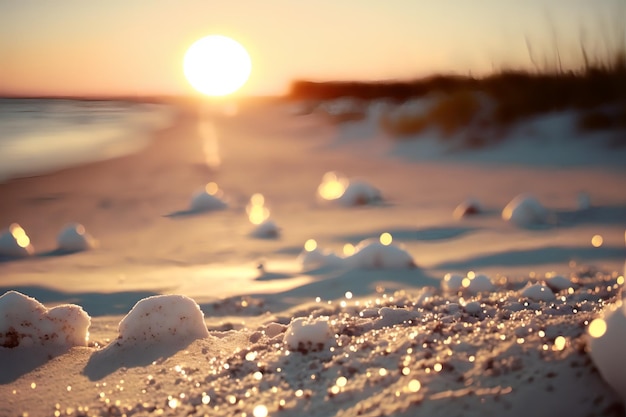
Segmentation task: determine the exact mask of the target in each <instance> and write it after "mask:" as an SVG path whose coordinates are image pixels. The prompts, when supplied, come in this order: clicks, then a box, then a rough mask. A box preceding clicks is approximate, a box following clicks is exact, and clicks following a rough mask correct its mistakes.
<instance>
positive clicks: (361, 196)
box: [317, 171, 382, 207]
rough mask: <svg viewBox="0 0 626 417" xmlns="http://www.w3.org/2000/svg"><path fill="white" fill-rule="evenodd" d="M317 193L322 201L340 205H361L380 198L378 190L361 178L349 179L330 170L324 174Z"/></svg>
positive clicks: (377, 200)
mask: <svg viewBox="0 0 626 417" xmlns="http://www.w3.org/2000/svg"><path fill="white" fill-rule="evenodd" d="M317 193H318V195H319V196H320V197H321V198H322V200H324V201H330V202H334V203H338V204H340V205H342V206H348V207H349V206H362V205H366V204H371V203H375V202H379V201H381V200H382V195H381V193H380V191H379V190H378V189H377V188H375V187H373V186H372V185H370V184H369V183H367V182H365V181H363V180H349V179H348V178H346V177H345V176H343V175H342V174H339V173H337V172H334V171H331V172H327V173H326V174H324V177H323V178H322V182H321V184H320V185H319V186H318V187H317Z"/></svg>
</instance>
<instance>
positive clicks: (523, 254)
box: [433, 246, 626, 271]
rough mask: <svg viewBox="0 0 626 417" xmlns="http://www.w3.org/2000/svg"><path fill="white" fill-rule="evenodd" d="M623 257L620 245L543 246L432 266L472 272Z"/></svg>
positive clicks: (625, 251)
mask: <svg viewBox="0 0 626 417" xmlns="http://www.w3.org/2000/svg"><path fill="white" fill-rule="evenodd" d="M624 257H626V250H624V248H623V247H621V246H619V247H616V246H601V247H599V248H594V247H588V246H544V247H542V248H533V249H524V250H510V251H506V252H500V253H492V254H488V255H478V256H475V257H471V258H466V259H461V260H457V261H447V262H443V263H441V264H439V265H435V266H433V269H443V270H465V271H467V270H473V269H477V268H485V267H494V266H501V267H514V266H537V265H545V264H551V263H568V262H569V261H571V260H576V261H579V262H594V261H605V260H614V261H615V260H616V261H620V260H623V259H624Z"/></svg>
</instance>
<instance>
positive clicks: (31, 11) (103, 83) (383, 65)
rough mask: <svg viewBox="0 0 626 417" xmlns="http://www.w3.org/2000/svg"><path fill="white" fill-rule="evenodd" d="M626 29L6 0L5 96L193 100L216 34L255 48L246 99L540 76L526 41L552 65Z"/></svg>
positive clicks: (605, 14) (273, 6)
mask: <svg viewBox="0 0 626 417" xmlns="http://www.w3.org/2000/svg"><path fill="white" fill-rule="evenodd" d="M620 22H621V27H622V28H623V27H624V26H626V23H625V22H626V2H624V0H595V1H594V0H543V1H539V0H524V1H522V0H441V1H430V0H423V1H422V0H389V1H384V0H341V1H337V0H316V1H299V0H263V1H259V0H233V1H225V0H108V1H97V2H96V1H79V0H56V1H37V0H19V1H18V0H0V95H2V94H5V95H6V94H19V95H73V96H81V95H153V94H158V95H161V94H189V93H192V92H193V89H192V88H191V87H190V85H189V83H188V82H187V81H186V79H185V77H184V74H183V69H182V62H183V57H184V53H185V51H186V49H187V48H188V47H189V46H190V45H191V44H192V43H193V42H194V41H195V40H197V39H199V38H202V37H204V36H207V35H211V34H222V35H225V36H229V37H232V38H234V39H236V40H237V41H238V42H240V43H241V44H242V45H243V46H244V47H245V48H246V49H247V50H248V52H249V54H250V56H251V59H252V74H251V76H250V79H249V80H248V82H247V83H246V85H244V87H242V89H241V91H240V93H241V94H244V95H274V94H282V93H284V92H286V91H287V90H288V88H289V85H290V82H291V81H292V80H294V79H311V80H320V81H321V80H388V79H413V78H419V77H423V76H427V75H431V74H434V73H442V72H445V73H451V72H452V73H460V74H470V73H471V74H474V75H480V74H484V73H488V72H490V71H493V70H499V69H503V68H520V67H529V66H531V65H532V64H531V60H530V59H529V48H528V46H527V45H530V52H531V53H532V55H533V57H534V59H535V62H539V63H542V62H544V59H545V60H547V62H548V63H550V62H552V63H554V56H555V53H554V51H555V50H556V48H558V50H559V52H560V54H561V55H562V59H563V60H564V62H566V63H572V62H575V61H577V60H580V56H581V54H580V44H581V42H583V43H584V45H585V47H586V49H587V50H588V51H589V52H590V54H591V55H594V54H598V55H599V56H602V55H603V54H605V53H606V49H607V47H613V45H614V44H616V43H617V42H619V40H621V41H622V42H624V40H625V39H626V38H624V32H623V30H622V32H621V33H619V28H620ZM527 41H528V42H527ZM555 46H556V48H555ZM577 62H579V61H577Z"/></svg>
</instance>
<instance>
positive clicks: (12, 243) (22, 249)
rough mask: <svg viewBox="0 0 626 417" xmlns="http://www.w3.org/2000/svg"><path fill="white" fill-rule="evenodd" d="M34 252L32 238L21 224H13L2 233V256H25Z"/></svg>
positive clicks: (0, 236) (0, 237) (0, 238)
mask: <svg viewBox="0 0 626 417" xmlns="http://www.w3.org/2000/svg"><path fill="white" fill-rule="evenodd" d="M34 252H35V249H34V248H33V245H31V243H30V238H29V237H28V235H27V234H26V231H24V229H23V228H22V226H20V225H19V224H17V223H13V224H11V225H10V226H9V227H8V228H7V229H5V230H4V231H3V232H2V233H1V234H0V256H7V257H10V258H23V257H26V256H30V255H32V254H33V253H34Z"/></svg>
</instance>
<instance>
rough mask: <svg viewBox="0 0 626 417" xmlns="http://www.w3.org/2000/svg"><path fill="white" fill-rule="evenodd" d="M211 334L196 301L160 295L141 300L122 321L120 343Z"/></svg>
mask: <svg viewBox="0 0 626 417" xmlns="http://www.w3.org/2000/svg"><path fill="white" fill-rule="evenodd" d="M208 335H209V332H208V330H207V327H206V324H205V323H204V314H203V313H202V310H200V307H199V306H198V304H196V302H195V301H194V300H192V299H191V298H189V297H186V296H184V295H157V296H153V297H148V298H144V299H142V300H139V301H138V302H137V304H135V306H134V307H133V308H132V310H130V312H129V313H128V314H127V315H126V316H125V317H124V318H123V319H122V321H120V324H119V337H118V339H119V340H118V342H119V343H122V344H128V343H130V344H134V343H148V344H151V343H161V342H168V341H175V340H179V339H191V340H195V339H200V338H204V337H207V336H208Z"/></svg>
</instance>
